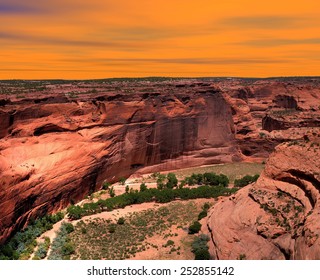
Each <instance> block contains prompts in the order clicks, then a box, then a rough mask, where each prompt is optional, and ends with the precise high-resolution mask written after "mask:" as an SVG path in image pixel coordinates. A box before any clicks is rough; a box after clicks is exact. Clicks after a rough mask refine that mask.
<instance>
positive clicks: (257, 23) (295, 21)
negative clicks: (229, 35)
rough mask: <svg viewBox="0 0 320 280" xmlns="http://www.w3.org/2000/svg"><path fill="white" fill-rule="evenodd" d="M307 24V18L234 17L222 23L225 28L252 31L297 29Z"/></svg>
mask: <svg viewBox="0 0 320 280" xmlns="http://www.w3.org/2000/svg"><path fill="white" fill-rule="evenodd" d="M305 22H306V19H305V18H298V17H282V16H251V17H250V16H248V17H232V18H226V19H223V20H221V21H220V23H221V24H222V25H225V26H230V27H234V28H250V29H283V28H297V27H299V26H301V25H302V24H304V23H305Z"/></svg>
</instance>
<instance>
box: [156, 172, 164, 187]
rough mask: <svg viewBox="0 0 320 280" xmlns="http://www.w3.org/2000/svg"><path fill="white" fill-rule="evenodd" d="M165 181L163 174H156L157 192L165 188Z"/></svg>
mask: <svg viewBox="0 0 320 280" xmlns="http://www.w3.org/2000/svg"><path fill="white" fill-rule="evenodd" d="M165 179H166V176H165V175H164V174H158V179H157V188H158V189H159V190H162V189H163V188H164V186H165V183H164V180H165Z"/></svg>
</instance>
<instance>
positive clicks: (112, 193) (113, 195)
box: [109, 187, 116, 197]
mask: <svg viewBox="0 0 320 280" xmlns="http://www.w3.org/2000/svg"><path fill="white" fill-rule="evenodd" d="M109 195H110V197H115V195H116V193H115V191H114V188H113V187H112V188H111V189H110V190H109Z"/></svg>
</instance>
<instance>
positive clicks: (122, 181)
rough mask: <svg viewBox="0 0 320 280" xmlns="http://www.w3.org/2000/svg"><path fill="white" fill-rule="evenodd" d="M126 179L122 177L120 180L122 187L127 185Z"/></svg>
mask: <svg viewBox="0 0 320 280" xmlns="http://www.w3.org/2000/svg"><path fill="white" fill-rule="evenodd" d="M126 180H127V179H126V178H124V177H121V178H120V179H119V183H120V184H121V185H123V186H124V185H125V183H126Z"/></svg>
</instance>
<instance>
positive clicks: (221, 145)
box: [0, 78, 320, 259]
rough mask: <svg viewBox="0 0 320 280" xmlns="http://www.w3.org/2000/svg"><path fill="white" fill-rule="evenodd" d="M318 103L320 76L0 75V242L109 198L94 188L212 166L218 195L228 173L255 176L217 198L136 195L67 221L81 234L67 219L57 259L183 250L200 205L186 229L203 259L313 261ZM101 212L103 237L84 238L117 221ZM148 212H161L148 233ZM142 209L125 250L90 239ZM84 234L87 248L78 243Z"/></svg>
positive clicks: (174, 254) (319, 171) (132, 184)
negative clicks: (200, 241)
mask: <svg viewBox="0 0 320 280" xmlns="http://www.w3.org/2000/svg"><path fill="white" fill-rule="evenodd" d="M319 100H320V78H274V79H233V78H215V79H214V78H212V79H210V78H206V79H165V78H150V79H109V80H90V81H62V80H61V81H60V80H54V81H19V80H11V81H0V119H1V122H0V175H1V176H0V209H1V215H0V241H1V243H2V244H5V243H6V242H7V241H8V240H10V238H11V237H12V236H13V235H14V234H15V233H16V232H19V231H21V230H23V229H24V228H26V226H27V225H28V224H31V223H33V222H34V220H36V219H37V218H40V217H43V216H45V215H48V214H54V213H56V212H58V211H61V210H64V209H66V207H68V206H70V205H73V204H76V205H77V203H80V204H78V205H81V207H82V206H83V205H84V203H85V202H90V201H93V202H97V203H98V200H99V199H106V198H109V197H110V193H108V192H105V193H97V192H99V191H101V189H102V188H104V187H105V186H106V183H108V184H114V183H115V184H114V185H113V186H112V187H111V188H112V189H113V188H114V191H115V195H116V196H115V197H117V196H119V195H121V194H124V193H125V187H126V185H127V184H128V186H129V188H132V190H133V191H135V190H137V191H138V189H139V187H140V184H141V183H143V182H146V184H147V185H148V188H155V189H156V187H157V178H156V177H154V178H151V177H150V178H149V179H148V178H145V177H143V175H144V174H152V173H158V172H166V171H172V172H175V173H176V174H177V176H178V179H179V183H180V182H181V180H184V177H185V176H190V175H191V174H192V173H205V172H215V173H217V174H222V173H223V174H226V176H227V177H228V178H229V180H230V185H229V188H230V189H232V187H233V183H234V180H235V179H238V178H240V177H242V176H244V175H246V174H249V175H255V174H260V173H261V170H263V171H262V173H261V176H260V178H259V179H258V181H257V182H255V183H252V184H249V185H247V186H245V187H243V188H241V189H239V190H236V192H234V193H232V194H231V192H230V193H229V194H227V193H226V194H225V193H223V195H227V196H224V197H220V196H219V197H216V198H204V197H202V198H197V199H192V200H190V201H181V202H180V201H173V202H170V203H163V205H161V206H159V203H156V202H148V204H146V205H148V206H147V207H145V204H138V203H136V204H138V205H132V206H126V208H123V209H119V210H112V212H110V211H109V212H104V211H102V212H101V213H95V215H97V216H96V217H90V216H88V217H84V218H81V222H82V223H90V227H89V225H88V226H87V227H86V229H83V228H85V227H84V226H83V225H81V224H79V223H81V222H79V221H77V222H76V221H71V223H72V224H73V225H74V230H73V231H72V232H70V237H69V238H71V240H72V242H73V243H75V244H77V245H76V246H75V248H74V251H73V253H72V255H71V258H126V259H127V258H136V259H137V258H138V259H139V258H140V259H146V258H153V259H159V258H164V259H166V258H177V259H189V258H193V255H192V253H191V249H190V244H191V243H192V240H191V239H190V238H191V237H190V236H189V235H188V232H187V231H186V228H188V224H190V223H191V222H192V221H193V220H196V219H197V216H198V214H199V212H200V211H201V207H203V204H204V203H205V202H209V204H210V206H212V207H211V208H210V209H209V210H208V216H207V217H204V218H202V219H201V224H202V228H201V231H200V233H203V234H206V235H207V236H209V240H208V245H209V252H210V255H211V257H212V258H215V259H319V258H320V250H319V249H318V247H319V246H318V245H319V244H318V243H319V240H318V237H319V234H320V227H318V226H317V223H316V222H315V221H316V220H317V219H318V218H319V213H318V210H317V209H318V207H319V206H318V197H319V190H320V177H319V176H320V166H319V161H318V158H319V156H320V140H319V139H320V101H319ZM265 163H266V165H265V167H264V164H265ZM228 164H230V165H228ZM250 164H253V165H256V166H255V167H254V171H253V169H252V170H250V169H251V167H252V166H253V165H252V166H251V165H250ZM228 166H229V167H231V169H232V171H233V172H230V170H228ZM199 167H200V170H201V171H199V169H197V168H199ZM208 168H209V169H208ZM252 168H253V167H252ZM229 169H230V168H229ZM209 170H210V171H209ZM247 170H248V172H246V171H247ZM129 177H130V178H129ZM123 178H125V179H127V178H129V179H127V180H126V183H124V184H119V183H117V182H118V181H121V179H123ZM158 179H159V178H158ZM148 180H149V181H148ZM187 185H188V184H187ZM105 189H106V190H108V191H110V186H109V185H108V186H107V187H105ZM224 191H225V190H224ZM230 194H231V195H230ZM95 195H100V197H98V198H97V197H96V198H95V197H94V196H95ZM179 195H180V194H179ZM91 196H92V197H91ZM88 197H89V198H88ZM178 200H179V199H178ZM182 200H183V199H182ZM202 200H203V201H202ZM179 203H180V204H179ZM155 205H158V206H155ZM100 206H101V205H100ZM128 207H129V208H130V209H131V210H130V211H129V212H128V211H127V212H126V210H125V209H128ZM139 207H140V208H141V209H140V208H139ZM161 207H164V209H167V210H163V209H162V210H161V209H160V210H159V208H161ZM179 207H180V208H179ZM187 207H189V208H190V209H189V208H187ZM104 208H106V206H101V209H102V210H103V209H104ZM135 208H136V211H135ZM168 209H170V211H169V210H168ZM174 209H178V210H174ZM188 209H189V210H188ZM191 209H193V210H194V211H191ZM90 211H91V210H90ZM94 211H96V210H94ZM94 211H93V212H94ZM115 211H120V214H121V215H120V216H122V215H123V216H124V217H125V220H126V221H127V222H128V223H127V222H126V223H124V224H119V225H115V226H114V227H115V228H114V229H113V230H112V231H113V232H110V230H109V232H108V231H106V232H105V233H103V234H102V236H105V238H106V239H103V240H101V244H104V245H101V244H100V245H101V246H100V245H99V242H98V243H94V242H93V241H92V240H93V239H95V240H96V241H97V240H98V239H99V238H97V236H95V235H96V234H97V232H94V231H91V230H92V228H94V227H96V228H109V227H110V226H109V225H108V224H110V223H111V224H112V223H113V222H115V224H117V221H116V220H114V221H113V222H112V221H111V222H110V221H108V219H109V218H110V219H111V220H112V217H117V219H118V218H120V216H119V215H118V216H114V215H116V212H115ZM145 211H150V212H145ZM157 211H169V212H170V214H167V215H168V219H165V218H163V219H162V220H163V223H164V224H163V225H162V227H161V226H160V225H159V224H158V220H159V215H160V214H159V212H157ZM174 211H178V212H179V214H181V216H179V215H174ZM139 213H140V214H139ZM161 213H162V212H161ZM183 213H186V214H185V215H183ZM118 214H119V213H118ZM162 214H163V213H162ZM187 214H188V215H187ZM112 215H113V216H112ZM130 215H131V216H130ZM139 215H140V216H139ZM141 215H142V216H141ZM143 215H148V219H150V223H154V224H155V226H154V229H153V232H151V231H152V230H151V229H149V228H148V229H145V234H146V235H144V236H143V238H142V237H141V236H140V239H141V241H140V243H139V242H138V243H139V244H135V243H134V244H133V243H132V244H131V243H130V244H128V246H127V247H128V248H130V250H127V251H126V250H125V249H123V251H121V252H120V251H113V250H114V249H112V248H111V249H110V248H109V247H104V246H105V244H106V243H108V244H110V243H112V242H115V241H114V240H113V239H112V238H114V237H115V235H114V234H113V233H117V232H119V236H120V235H121V234H120V233H121V229H119V228H118V227H120V226H123V228H122V229H123V231H124V229H125V230H126V232H127V234H129V235H130V234H132V235H133V236H134V235H135V234H137V236H138V235H139V234H141V231H140V233H139V234H138V233H137V226H138V225H139V221H140V220H141V219H142V220H143V219H146V218H145V217H144V218H142V217H143ZM170 215H173V216H175V217H176V219H174V218H173V217H171V216H170ZM104 216H105V217H104ZM169 216H170V217H171V218H170V217H169ZM151 217H153V218H154V219H155V220H153V218H151ZM155 217H156V218H155ZM157 217H158V218H157ZM94 218H96V220H93V219H94ZM64 219H65V220H66V221H68V222H70V220H69V218H68V217H67V216H65V217H64ZM88 219H90V220H91V222H88V221H89V220H88ZM114 219H115V218H114ZM157 219H158V220H157ZM168 220H169V223H168ZM129 221H130V223H129ZM137 221H138V222H137ZM60 223H61V222H60ZM137 223H138V225H137ZM140 226H142V225H140ZM112 227H113V226H112ZM140 229H141V230H142V228H140ZM118 230H119V231H118ZM138 232H139V231H138ZM89 233H90V234H89ZM41 234H43V233H41ZM41 234H39V236H40V235H41ZM51 234H53V235H55V233H54V232H51ZM110 234H111V235H110ZM112 234H113V235H112ZM148 234H149V235H148ZM167 234H171V235H172V234H173V236H171V235H170V236H169V235H168V236H166V238H164V236H165V235H167ZM49 235H50V234H49ZM84 237H85V238H84ZM138 237H139V236H138ZM138 237H137V238H138ZM169 237H170V238H169ZM92 238H93V239H92ZM107 238H111V239H107ZM119 238H120V237H119ZM138 239H139V238H138ZM159 240H161V242H160V241H159ZM168 240H170V242H169V244H167V243H166V242H168ZM38 241H39V240H38ZM51 241H52V240H51ZM135 241H136V240H135ZM86 242H87V244H90V246H92V248H93V249H92V250H91V252H92V253H90V254H87V253H86V252H85V251H86V250H81V246H84V245H83V244H86ZM117 242H120V241H119V240H118V241H117ZM172 242H173V243H172ZM163 243H164V244H163ZM81 244H82V245H81ZM186 244H187V245H186ZM155 246H159V247H161V248H162V249H161V250H160V249H159V248H157V247H155ZM188 246H189V247H188ZM99 248H100V249H101V248H102V249H104V250H105V251H102V249H101V250H100V249H99ZM152 248H153V249H154V250H152ZM178 248H179V249H178ZM67 249H68V248H66V251H67ZM70 251H71V250H70ZM157 251H158V253H156V252H157ZM169 252H170V253H169ZM178 252H179V254H178ZM106 256H107V257H106Z"/></svg>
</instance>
